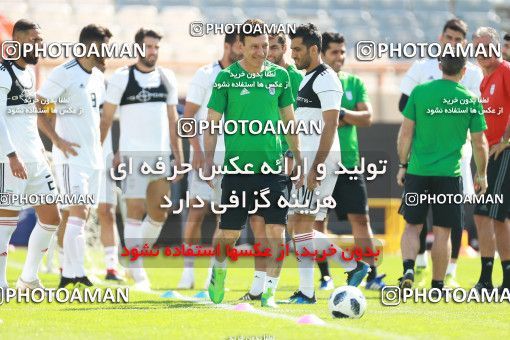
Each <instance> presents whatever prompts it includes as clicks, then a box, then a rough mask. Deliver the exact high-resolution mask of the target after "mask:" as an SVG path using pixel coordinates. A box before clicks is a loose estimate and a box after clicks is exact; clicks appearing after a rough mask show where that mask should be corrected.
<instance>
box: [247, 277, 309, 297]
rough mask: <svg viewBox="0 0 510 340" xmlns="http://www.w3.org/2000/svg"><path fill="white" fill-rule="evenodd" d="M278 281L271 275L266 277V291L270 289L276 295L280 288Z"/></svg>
mask: <svg viewBox="0 0 510 340" xmlns="http://www.w3.org/2000/svg"><path fill="white" fill-rule="evenodd" d="M278 280H279V278H278V277H271V276H269V275H266V280H265V288H264V291H267V290H268V289H272V290H273V294H274V293H275V292H276V288H277V287H278ZM250 294H251V293H250ZM312 295H313V292H312Z"/></svg>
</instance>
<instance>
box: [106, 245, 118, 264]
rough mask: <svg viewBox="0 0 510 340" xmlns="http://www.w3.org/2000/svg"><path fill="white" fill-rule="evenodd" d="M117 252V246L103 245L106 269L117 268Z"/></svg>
mask: <svg viewBox="0 0 510 340" xmlns="http://www.w3.org/2000/svg"><path fill="white" fill-rule="evenodd" d="M117 252H118V249H117V246H109V247H104V263H105V265H106V270H115V269H117V264H118V263H119V259H118V257H117Z"/></svg>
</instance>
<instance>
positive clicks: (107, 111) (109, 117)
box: [99, 102, 117, 144]
mask: <svg viewBox="0 0 510 340" xmlns="http://www.w3.org/2000/svg"><path fill="white" fill-rule="evenodd" d="M116 110H117V105H115V104H112V103H109V102H104V104H103V114H102V115H101V123H100V125H99V128H100V130H101V144H103V143H104V140H105V139H106V136H108V131H109V130H110V128H111V126H112V123H113V117H114V115H115V111H116Z"/></svg>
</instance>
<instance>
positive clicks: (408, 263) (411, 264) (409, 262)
mask: <svg viewBox="0 0 510 340" xmlns="http://www.w3.org/2000/svg"><path fill="white" fill-rule="evenodd" d="M409 269H411V270H412V271H413V273H414V260H404V274H405V273H406V272H407V270H409Z"/></svg>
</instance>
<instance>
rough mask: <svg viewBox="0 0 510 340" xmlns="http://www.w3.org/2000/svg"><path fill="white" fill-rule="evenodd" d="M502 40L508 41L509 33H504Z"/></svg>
mask: <svg viewBox="0 0 510 340" xmlns="http://www.w3.org/2000/svg"><path fill="white" fill-rule="evenodd" d="M503 40H506V41H510V33H506V34H505V36H504V37H503Z"/></svg>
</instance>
